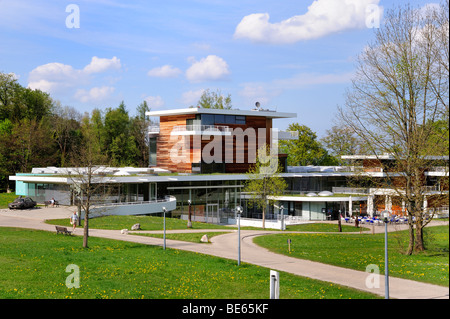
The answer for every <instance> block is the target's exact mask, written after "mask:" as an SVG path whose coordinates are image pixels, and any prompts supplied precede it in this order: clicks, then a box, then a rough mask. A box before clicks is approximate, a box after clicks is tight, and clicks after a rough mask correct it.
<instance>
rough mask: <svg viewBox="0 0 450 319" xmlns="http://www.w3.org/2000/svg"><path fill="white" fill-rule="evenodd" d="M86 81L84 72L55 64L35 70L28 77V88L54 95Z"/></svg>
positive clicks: (48, 64) (41, 66) (65, 65)
mask: <svg viewBox="0 0 450 319" xmlns="http://www.w3.org/2000/svg"><path fill="white" fill-rule="evenodd" d="M86 79H87V77H86V74H84V73H83V71H81V70H77V69H74V68H73V67H72V66H70V65H67V64H62V63H58V62H53V63H47V64H44V65H40V66H38V67H37V68H35V69H33V70H32V71H31V72H30V74H29V77H28V87H29V88H31V89H40V90H42V91H45V92H51V93H54V92H55V91H59V90H60V89H64V88H68V87H73V86H75V85H79V84H84V83H85V82H86Z"/></svg>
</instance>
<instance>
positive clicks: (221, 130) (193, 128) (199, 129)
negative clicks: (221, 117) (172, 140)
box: [170, 125, 233, 136]
mask: <svg viewBox="0 0 450 319" xmlns="http://www.w3.org/2000/svg"><path fill="white" fill-rule="evenodd" d="M232 132H233V129H232V128H230V127H228V126H218V125H179V126H174V127H173V130H172V132H170V135H222V136H230V135H231V134H232Z"/></svg>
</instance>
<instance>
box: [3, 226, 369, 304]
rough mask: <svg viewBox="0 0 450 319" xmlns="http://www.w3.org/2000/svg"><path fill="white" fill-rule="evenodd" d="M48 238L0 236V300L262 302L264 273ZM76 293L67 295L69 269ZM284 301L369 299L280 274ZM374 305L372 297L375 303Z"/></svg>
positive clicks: (20, 232) (151, 249) (17, 232)
mask: <svg viewBox="0 0 450 319" xmlns="http://www.w3.org/2000/svg"><path fill="white" fill-rule="evenodd" d="M89 245H90V248H88V249H84V248H82V237H78V236H64V235H56V234H55V233H54V232H45V231H37V230H24V229H18V228H1V229H0V269H1V271H0V298H2V299H5V298H27V299H44V298H51V299H54V298H55V299H66V298H85V299H95V298H102V299H104V298H113V299H118V298H126V299H129V298H136V299H138V298H152V299H166V298H167V299H171V298H176V299H194V298H205V299H230V298H231V299H267V298H268V293H269V269H266V268H262V267H258V266H253V265H249V264H245V263H244V264H241V266H240V267H238V266H237V265H236V261H233V260H227V259H222V258H218V257H213V256H206V255H202V254H197V253H191V252H185V251H180V250H173V249H167V250H165V251H164V250H163V249H162V248H161V247H157V246H147V245H141V244H136V243H129V242H122V241H114V240H108V239H102V238H94V237H91V238H90V240H89ZM71 264H75V265H77V266H78V267H79V269H80V288H71V289H69V288H67V287H66V285H65V282H66V278H67V277H68V276H69V275H71V274H72V273H71V272H66V267H67V266H68V265H71ZM280 283H281V288H280V297H281V298H283V299H290V298H299V299H301V298H303V299H321V298H329V299H340V298H344V299H347V298H352V299H363V298H374V296H373V295H370V294H367V293H362V292H359V291H356V290H352V289H348V288H345V287H341V286H338V285H335V284H331V283H324V282H320V281H316V280H311V279H308V278H302V277H298V276H294V275H291V274H287V273H280ZM377 298H378V297H377Z"/></svg>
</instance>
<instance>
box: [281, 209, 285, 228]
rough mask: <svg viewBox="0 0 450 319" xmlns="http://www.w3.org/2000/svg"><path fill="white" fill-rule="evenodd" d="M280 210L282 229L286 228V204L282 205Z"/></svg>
mask: <svg viewBox="0 0 450 319" xmlns="http://www.w3.org/2000/svg"><path fill="white" fill-rule="evenodd" d="M280 210H281V230H286V228H285V226H284V206H283V205H281V206H280Z"/></svg>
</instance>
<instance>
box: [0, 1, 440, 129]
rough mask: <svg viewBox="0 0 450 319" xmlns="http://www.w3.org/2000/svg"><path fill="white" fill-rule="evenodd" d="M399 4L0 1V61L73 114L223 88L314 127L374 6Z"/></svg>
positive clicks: (166, 104)
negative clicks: (291, 113)
mask: <svg viewBox="0 0 450 319" xmlns="http://www.w3.org/2000/svg"><path fill="white" fill-rule="evenodd" d="M431 1H433V0H431ZM436 2H437V0H436ZM403 3H406V1H393V0H315V1H313V0H305V1H293V0H280V1H276V2H275V1H268V0H240V1H233V2H231V1H226V0H208V1H207V0H182V1H180V0H165V1H140V0H132V1H118V0H91V1H82V0H71V1H63V0H58V1H56V0H47V1H41V0H0V43H1V45H0V71H1V72H5V73H14V74H15V76H16V77H17V78H18V81H19V83H21V84H22V85H23V86H27V87H31V88H39V89H41V90H43V91H46V92H49V93H50V94H51V96H52V97H53V98H54V99H56V100H59V101H60V102H61V104H62V105H63V106H64V105H68V106H73V107H75V108H76V109H77V110H79V111H80V112H82V113H83V112H91V111H92V110H93V109H94V108H100V109H103V110H104V109H106V108H107V107H116V106H118V105H119V103H120V102H121V101H122V100H123V101H124V102H125V104H126V106H127V109H128V110H129V112H130V114H134V113H135V109H136V107H137V105H138V104H140V103H141V102H142V101H144V100H147V102H148V103H149V105H150V106H151V109H152V110H164V109H172V108H183V107H188V106H190V105H195V104H196V102H197V100H198V98H199V96H200V95H201V93H202V91H203V90H205V89H210V90H212V91H216V90H220V91H221V92H222V93H223V94H231V97H232V102H233V107H234V108H238V109H241V110H249V109H251V108H253V107H254V104H255V102H256V101H259V102H260V103H261V105H262V107H263V108H268V109H273V110H275V109H276V110H278V111H283V112H293V113H297V115H298V117H297V118H296V119H287V120H277V121H276V123H274V125H275V126H277V127H278V128H280V129H285V128H286V127H287V125H288V124H290V123H292V122H298V123H300V124H304V125H307V126H309V127H310V128H311V129H312V130H313V131H314V132H316V133H317V134H318V135H319V137H323V136H324V135H325V132H326V130H327V129H329V128H331V126H333V124H334V123H333V119H334V117H335V114H336V110H337V105H343V103H344V100H345V91H346V89H348V88H349V87H350V84H351V78H352V75H353V72H354V70H355V58H356V56H357V55H358V54H359V53H360V52H361V51H362V50H363V49H364V46H365V45H367V44H368V43H369V42H370V41H372V40H373V34H374V30H373V28H370V27H368V26H371V25H372V26H373V25H374V24H375V26H376V22H377V20H376V17H378V16H377V15H376V11H375V10H379V12H381V20H380V23H382V22H383V21H382V11H383V10H384V9H388V8H393V7H394V6H396V5H399V4H403ZM409 3H411V4H412V5H413V6H423V5H425V4H427V3H429V2H428V1H423V0H411V1H409ZM70 5H75V8H74V6H70ZM77 10H79V11H77ZM78 18H79V20H78ZM78 21H79V25H77V22H78Z"/></svg>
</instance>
